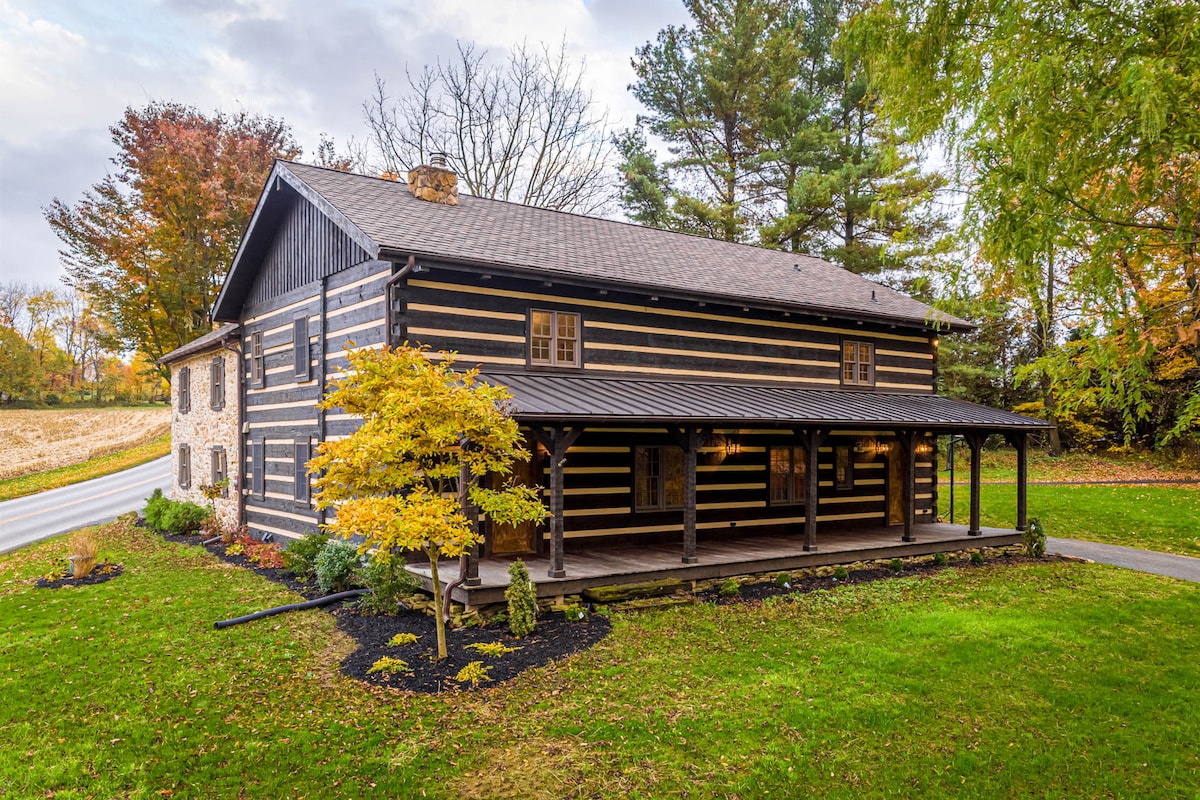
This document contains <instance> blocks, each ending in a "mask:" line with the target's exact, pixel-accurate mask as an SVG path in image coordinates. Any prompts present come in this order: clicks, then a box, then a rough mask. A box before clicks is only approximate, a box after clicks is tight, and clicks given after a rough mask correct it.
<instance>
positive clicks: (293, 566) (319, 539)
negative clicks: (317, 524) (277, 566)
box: [283, 533, 329, 580]
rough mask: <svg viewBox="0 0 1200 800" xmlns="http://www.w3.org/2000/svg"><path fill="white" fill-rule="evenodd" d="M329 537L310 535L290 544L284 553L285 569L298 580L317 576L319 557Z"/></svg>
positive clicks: (316, 534)
mask: <svg viewBox="0 0 1200 800" xmlns="http://www.w3.org/2000/svg"><path fill="white" fill-rule="evenodd" d="M328 541H329V536H328V535H327V534H324V533H310V534H309V535H308V536H305V537H304V538H302V539H297V540H296V541H293V542H290V543H289V544H288V547H287V550H285V551H284V552H283V567H284V569H286V570H287V571H288V572H290V573H292V574H293V575H295V576H296V577H297V578H303V579H306V580H307V579H308V578H312V577H315V576H316V574H317V556H319V555H320V554H321V550H323V549H324V548H325V543H326V542H328Z"/></svg>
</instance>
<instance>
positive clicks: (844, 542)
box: [408, 523, 1021, 606]
mask: <svg viewBox="0 0 1200 800" xmlns="http://www.w3.org/2000/svg"><path fill="white" fill-rule="evenodd" d="M914 532H915V534H916V536H915V538H916V541H913V542H905V541H903V540H902V539H901V538H900V536H899V535H898V531H897V530H895V529H893V528H888V527H884V526H879V527H872V528H856V529H853V530H843V531H831V532H828V533H823V534H822V537H821V548H820V549H819V550H807V549H805V546H804V538H803V537H802V536H800V537H779V536H738V537H722V538H719V539H712V540H701V541H699V542H697V544H696V560H695V561H694V562H692V563H685V562H684V561H683V560H682V559H681V558H680V556H679V548H678V547H677V546H672V545H669V544H643V545H636V546H628V547H619V546H613V547H594V548H590V549H588V550H587V551H585V552H578V553H575V552H573V553H570V554H569V556H570V557H569V559H567V561H566V574H564V575H563V576H561V577H557V578H552V577H549V576H548V575H547V573H548V572H549V570H550V567H551V564H552V560H551V556H549V555H541V556H525V557H523V560H524V561H525V563H526V565H527V566H528V568H529V574H530V575H531V576H532V577H533V579H534V582H535V585H536V587H537V594H538V597H562V596H565V595H572V594H579V593H580V592H582V591H583V590H584V589H587V588H589V587H594V586H614V585H620V584H630V583H644V582H646V581H655V580H662V579H664V578H677V579H679V580H681V581H700V580H707V579H710V578H724V577H728V576H730V575H750V574H754V573H760V572H779V571H786V570H797V569H804V568H807V567H820V566H827V565H831V564H844V563H849V562H851V561H868V560H874V559H882V558H907V557H909V556H921V555H931V554H933V553H945V552H952V551H954V550H965V549H971V548H978V547H1002V546H1004V545H1010V544H1017V543H1018V542H1020V541H1021V533H1020V531H1017V530H1008V529H1002V528H981V529H980V531H979V534H978V535H973V534H971V533H970V531H969V530H968V527H967V526H966V525H948V524H944V523H928V524H917V525H916V526H915V530H914ZM514 560H516V556H493V557H490V558H483V559H480V560H479V561H478V562H477V563H476V569H477V572H478V583H475V584H474V585H470V586H468V585H462V586H458V587H456V588H455V589H454V591H453V599H454V601H455V602H457V603H462V604H464V605H466V606H483V605H488V604H491V603H503V602H504V590H505V589H506V588H507V587H508V566H509V564H511V563H512V562H513V561H514ZM408 570H409V571H410V572H412V573H413V574H415V575H416V576H417V578H418V579H419V580H420V581H421V583H422V585H423V587H424V588H425V589H426V590H427V591H428V590H432V588H433V582H432V579H431V577H430V569H429V565H428V564H412V565H410V566H409V567H408ZM458 572H459V563H458V561H442V562H439V564H438V573H439V577H440V578H441V580H442V582H443V584H449V583H450V582H452V581H454V580H455V579H456V578H457V577H458Z"/></svg>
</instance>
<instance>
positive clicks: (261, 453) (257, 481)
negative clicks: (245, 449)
mask: <svg viewBox="0 0 1200 800" xmlns="http://www.w3.org/2000/svg"><path fill="white" fill-rule="evenodd" d="M266 450H267V447H266V443H265V442H263V440H262V439H255V440H254V441H253V442H251V443H250V492H251V494H254V495H256V496H257V497H262V496H263V494H264V493H265V492H266V483H267V480H266V478H267V476H266V470H267V464H266Z"/></svg>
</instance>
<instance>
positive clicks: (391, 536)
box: [308, 345, 546, 658]
mask: <svg viewBox="0 0 1200 800" xmlns="http://www.w3.org/2000/svg"><path fill="white" fill-rule="evenodd" d="M346 358H347V361H348V362H349V364H348V368H347V370H346V373H345V375H344V376H343V377H341V378H338V379H336V380H334V381H332V382H331V383H330V385H329V386H328V387H327V389H326V393H325V397H324V399H323V400H322V401H321V407H322V408H324V409H326V410H332V409H336V408H340V409H343V410H344V411H345V412H347V413H350V414H354V415H357V416H359V417H362V424H361V425H360V426H359V428H358V430H357V431H355V432H354V433H353V434H351V435H350V436H348V437H346V438H345V439H337V440H333V441H326V442H322V443H321V444H320V445H319V446H318V447H317V455H316V456H315V457H314V458H313V459H312V460H311V461H309V462H308V469H309V472H310V473H315V474H316V478H315V480H314V485H315V487H316V490H317V491H316V500H317V506H318V508H332V509H335V510H336V516H335V517H334V518H333V520H332V521H331V522H330V523H329V524H328V525H327V528H328V530H329V531H330V532H331V533H333V534H335V535H337V536H341V537H344V538H347V539H348V538H351V537H355V536H357V537H361V539H362V544H361V546H360V551H361V552H366V551H368V550H371V549H373V548H374V549H376V557H382V558H387V557H389V555H390V554H391V553H393V552H395V551H398V550H420V551H422V552H423V553H425V555H426V556H428V558H429V564H430V568H431V573H432V574H431V577H432V579H433V600H434V607H435V608H436V609H437V613H436V614H435V616H436V618H437V647H438V658H445V657H446V627H445V618H444V615H443V614H442V611H441V609H442V585H441V582H440V580H439V578H438V558H439V557H442V556H444V557H447V558H454V557H457V556H461V555H463V554H464V553H466V552H467V551H468V550H470V548H471V547H473V546H474V545H475V544H476V543H477V542H478V540H479V534H478V531H477V530H476V528H475V526H473V525H472V524H471V521H470V520H469V518H468V516H467V509H465V508H464V507H463V504H462V500H461V497H462V495H461V494H460V493H459V491H458V488H459V486H458V484H459V478H460V475H462V474H466V475H469V476H470V480H469V483H470V484H471V485H470V488H469V491H468V492H467V495H468V496H469V498H470V502H471V503H472V504H474V505H475V506H476V507H478V508H479V510H480V511H481V512H483V513H484V514H486V515H487V516H488V518H489V519H490V520H491V521H492V522H495V523H499V524H508V525H517V524H520V523H522V522H528V521H533V520H539V519H542V518H543V517H544V516H545V513H546V509H545V506H543V505H542V502H541V500H540V498H539V495H538V491H537V489H536V488H531V487H528V486H518V485H514V484H513V483H511V481H509V482H506V483H504V485H502V486H500V488H486V487H484V486H482V485H480V483H481V481H480V479H482V478H484V477H486V476H488V475H499V476H501V479H503V477H504V476H506V475H509V474H510V473H511V471H512V465H513V463H514V462H515V461H518V460H524V459H526V458H528V457H529V455H528V453H527V452H526V451H525V449H524V448H523V446H522V436H521V434H520V431H519V430H518V426H517V423H516V420H514V419H513V418H512V416H511V414H510V413H509V402H510V400H511V395H509V393H508V390H507V389H505V388H504V387H502V386H491V385H489V384H487V383H485V382H483V381H481V380H480V379H479V370H477V369H471V370H467V371H465V372H459V371H457V370H455V369H454V362H455V356H454V354H453V353H446V352H442V353H437V354H434V353H431V352H430V351H429V349H428V348H426V347H409V346H407V345H405V346H403V347H397V348H387V347H385V348H382V349H378V350H377V349H370V348H360V349H357V350H356V349H348V350H347V355H346Z"/></svg>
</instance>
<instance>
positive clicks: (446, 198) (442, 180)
mask: <svg viewBox="0 0 1200 800" xmlns="http://www.w3.org/2000/svg"><path fill="white" fill-rule="evenodd" d="M408 191H409V193H411V194H412V196H413V197H415V198H417V199H418V200H427V201H428V202H430V203H442V204H444V205H448V206H456V205H458V176H457V175H455V174H454V170H452V169H449V168H448V167H447V166H446V154H445V153H430V154H429V163H428V164H422V165H421V166H419V167H417V168H416V169H413V170H409V172H408Z"/></svg>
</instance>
